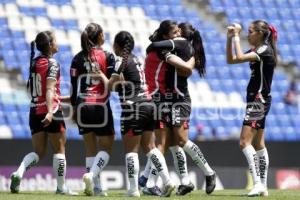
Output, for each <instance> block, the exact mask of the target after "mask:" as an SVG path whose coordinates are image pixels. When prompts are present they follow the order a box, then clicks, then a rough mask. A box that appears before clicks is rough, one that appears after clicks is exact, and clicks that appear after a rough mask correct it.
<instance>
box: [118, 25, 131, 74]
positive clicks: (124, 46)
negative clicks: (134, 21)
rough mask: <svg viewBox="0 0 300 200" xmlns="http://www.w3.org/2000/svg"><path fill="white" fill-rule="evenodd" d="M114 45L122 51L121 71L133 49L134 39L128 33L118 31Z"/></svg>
mask: <svg viewBox="0 0 300 200" xmlns="http://www.w3.org/2000/svg"><path fill="white" fill-rule="evenodd" d="M114 44H117V45H118V46H119V47H120V49H121V51H122V53H121V55H120V56H121V57H122V64H121V67H120V68H121V71H122V70H124V68H125V67H127V62H128V57H129V55H130V54H131V52H132V50H133V48H134V39H133V37H132V35H131V34H130V33H129V32H127V31H120V32H119V33H118V34H117V35H116V36H115V40H114ZM119 71H120V70H119Z"/></svg>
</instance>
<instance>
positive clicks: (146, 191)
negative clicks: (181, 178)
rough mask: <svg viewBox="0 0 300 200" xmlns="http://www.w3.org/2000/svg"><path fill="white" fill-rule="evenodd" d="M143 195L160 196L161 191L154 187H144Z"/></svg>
mask: <svg viewBox="0 0 300 200" xmlns="http://www.w3.org/2000/svg"><path fill="white" fill-rule="evenodd" d="M143 194H145V195H153V196H161V191H160V189H159V187H158V186H154V187H152V188H147V187H144V189H143Z"/></svg>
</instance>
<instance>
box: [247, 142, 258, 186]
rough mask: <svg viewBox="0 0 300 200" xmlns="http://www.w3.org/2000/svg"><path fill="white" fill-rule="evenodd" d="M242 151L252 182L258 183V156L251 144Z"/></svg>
mask: <svg viewBox="0 0 300 200" xmlns="http://www.w3.org/2000/svg"><path fill="white" fill-rule="evenodd" d="M243 153H244V155H245V157H246V159H247V161H248V165H249V170H250V173H251V175H252V179H253V183H254V184H257V183H260V176H259V168H258V158H257V155H256V151H255V149H254V148H253V146H252V145H248V146H246V147H245V148H244V149H243Z"/></svg>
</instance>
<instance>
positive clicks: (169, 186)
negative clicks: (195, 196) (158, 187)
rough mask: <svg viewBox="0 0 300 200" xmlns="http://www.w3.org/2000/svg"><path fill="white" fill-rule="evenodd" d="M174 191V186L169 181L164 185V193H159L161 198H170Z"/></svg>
mask: <svg viewBox="0 0 300 200" xmlns="http://www.w3.org/2000/svg"><path fill="white" fill-rule="evenodd" d="M174 189H175V185H174V184H173V183H171V181H169V183H168V184H166V185H165V188H164V191H163V192H162V193H161V195H160V196H161V197H170V196H171V193H172V191H173V190H174Z"/></svg>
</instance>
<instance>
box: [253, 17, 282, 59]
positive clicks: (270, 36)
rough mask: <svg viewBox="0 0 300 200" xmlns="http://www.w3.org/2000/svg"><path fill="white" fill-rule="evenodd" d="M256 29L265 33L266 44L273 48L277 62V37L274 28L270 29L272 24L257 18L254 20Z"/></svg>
mask: <svg viewBox="0 0 300 200" xmlns="http://www.w3.org/2000/svg"><path fill="white" fill-rule="evenodd" d="M252 24H253V26H254V30H255V31H261V32H262V33H263V37H264V38H263V39H264V42H265V43H266V44H269V45H270V46H271V48H272V49H273V53H274V58H275V62H276V63H277V47H276V39H277V38H276V37H277V35H274V34H276V33H273V31H272V30H270V25H269V24H268V23H267V22H266V21H263V20H255V21H253V22H252Z"/></svg>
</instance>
